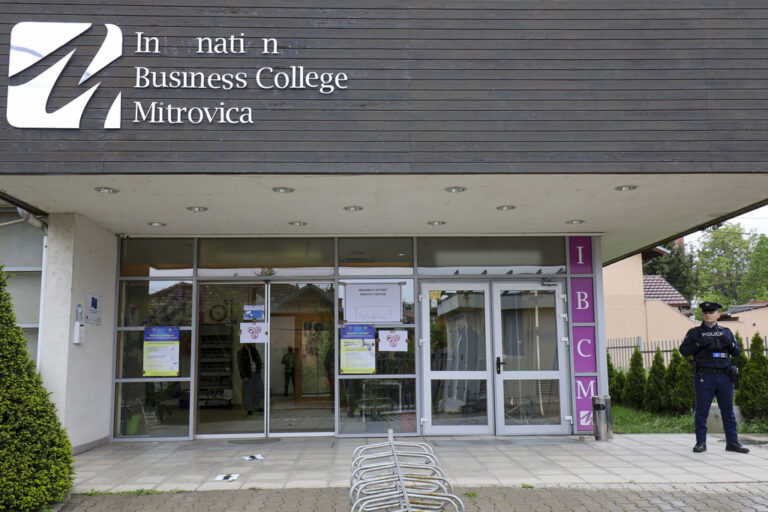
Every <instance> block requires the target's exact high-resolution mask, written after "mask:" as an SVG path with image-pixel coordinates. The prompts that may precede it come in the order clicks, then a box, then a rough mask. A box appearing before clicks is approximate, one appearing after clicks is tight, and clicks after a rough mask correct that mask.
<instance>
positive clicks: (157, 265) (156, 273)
mask: <svg viewBox="0 0 768 512" xmlns="http://www.w3.org/2000/svg"><path fill="white" fill-rule="evenodd" d="M194 243H195V241H194V240H192V239H191V238H181V239H180V238H166V239H163V238H129V239H124V240H122V242H121V249H120V275H123V276H147V277H187V276H191V275H192V257H193V252H194Z"/></svg>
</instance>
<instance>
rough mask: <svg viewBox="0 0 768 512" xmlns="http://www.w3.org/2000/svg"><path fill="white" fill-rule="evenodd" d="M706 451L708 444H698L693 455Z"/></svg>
mask: <svg viewBox="0 0 768 512" xmlns="http://www.w3.org/2000/svg"><path fill="white" fill-rule="evenodd" d="M727 449H728V448H727V447H726V450H727ZM705 451H707V443H705V442H701V443H696V446H694V447H693V453H701V452H705Z"/></svg>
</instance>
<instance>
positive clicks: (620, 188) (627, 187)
mask: <svg viewBox="0 0 768 512" xmlns="http://www.w3.org/2000/svg"><path fill="white" fill-rule="evenodd" d="M636 188H637V185H619V186H618V187H615V188H614V190H618V191H619V192H629V191H630V190H635V189H636Z"/></svg>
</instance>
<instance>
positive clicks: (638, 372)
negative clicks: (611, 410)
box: [621, 347, 646, 409]
mask: <svg viewBox="0 0 768 512" xmlns="http://www.w3.org/2000/svg"><path fill="white" fill-rule="evenodd" d="M645 386H646V378H645V368H643V354H642V353H641V352H640V349H639V348H637V347H635V351H634V352H632V358H631V359H630V360H629V373H628V374H627V382H626V385H625V386H624V390H623V393H622V397H621V398H622V403H623V404H624V405H628V406H629V407H634V408H635V409H641V408H642V407H643V401H644V400H645Z"/></svg>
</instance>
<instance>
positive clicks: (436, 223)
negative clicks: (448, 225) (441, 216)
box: [427, 220, 445, 226]
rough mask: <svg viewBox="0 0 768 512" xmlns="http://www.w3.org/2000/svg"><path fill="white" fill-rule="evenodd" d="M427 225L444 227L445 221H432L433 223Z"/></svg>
mask: <svg viewBox="0 0 768 512" xmlns="http://www.w3.org/2000/svg"><path fill="white" fill-rule="evenodd" d="M427 224H429V225H430V226H442V225H443V224H445V221H444V220H431V221H429V222H427Z"/></svg>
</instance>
